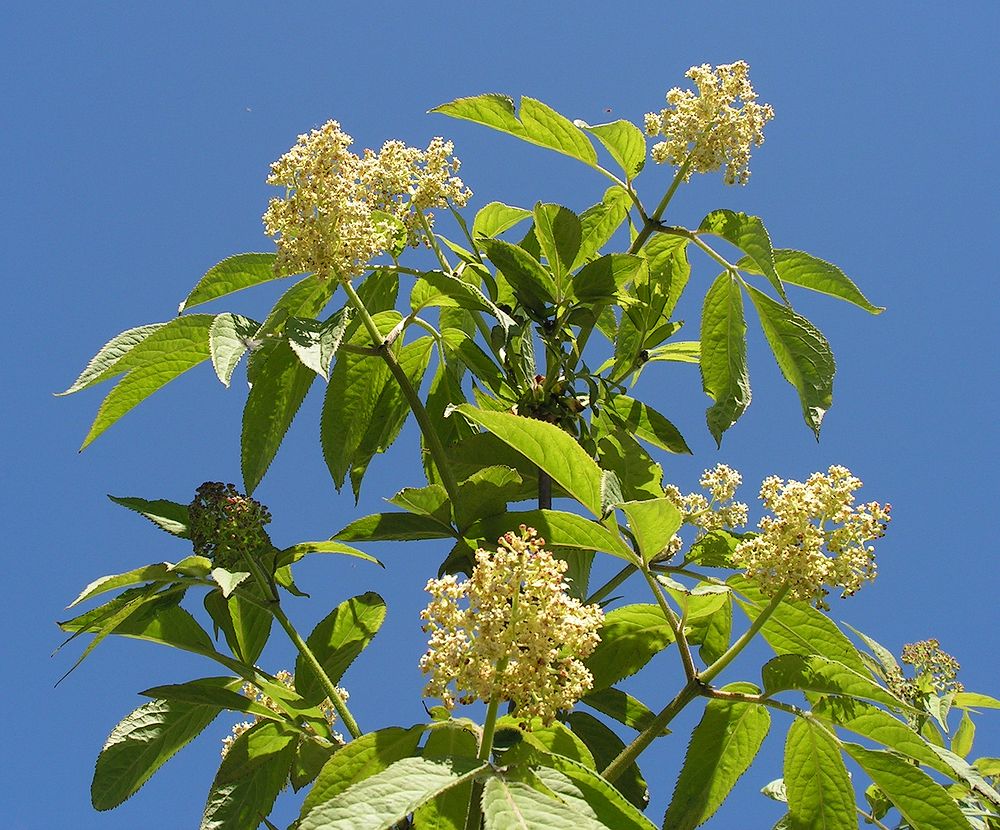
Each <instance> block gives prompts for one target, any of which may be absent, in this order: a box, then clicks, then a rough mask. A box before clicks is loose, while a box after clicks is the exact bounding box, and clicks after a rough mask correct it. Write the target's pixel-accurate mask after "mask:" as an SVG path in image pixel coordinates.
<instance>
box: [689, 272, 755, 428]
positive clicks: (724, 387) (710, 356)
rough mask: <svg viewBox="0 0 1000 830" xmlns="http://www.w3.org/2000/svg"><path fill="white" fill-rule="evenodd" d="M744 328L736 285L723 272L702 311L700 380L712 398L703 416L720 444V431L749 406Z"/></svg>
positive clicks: (748, 381)
mask: <svg viewBox="0 0 1000 830" xmlns="http://www.w3.org/2000/svg"><path fill="white" fill-rule="evenodd" d="M746 330H747V325H746V321H745V320H744V318H743V297H742V295H741V293H740V289H739V286H738V285H737V284H736V282H735V281H734V280H733V279H732V277H730V275H729V273H728V272H723V273H721V274H719V276H718V277H717V278H716V280H715V282H713V283H712V287H711V288H709V289H708V293H707V294H706V295H705V302H704V305H703V307H702V314H701V383H702V388H703V389H704V390H705V394H706V395H708V396H709V397H710V398H711V399H712V400H713V401H715V403H714V404H712V406H710V407H709V408H708V411H707V412H706V418H707V420H708V429H709V431H710V432H711V433H712V437H713V438H715V442H716V443H717V444H719V445H720V446H721V444H722V434H723V433H724V432H725V431H726V430H727V429H729V428H730V427H731V426H732V425H733V424H735V423H736V422H737V421H738V420H739V419H740V416H742V415H743V413H744V412H746V409H747V407H748V406H749V405H750V376H749V375H748V373H747V344H746Z"/></svg>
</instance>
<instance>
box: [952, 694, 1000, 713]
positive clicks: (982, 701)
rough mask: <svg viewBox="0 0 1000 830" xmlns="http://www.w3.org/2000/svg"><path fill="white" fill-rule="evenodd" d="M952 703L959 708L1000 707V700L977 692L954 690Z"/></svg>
mask: <svg viewBox="0 0 1000 830" xmlns="http://www.w3.org/2000/svg"><path fill="white" fill-rule="evenodd" d="M952 705H953V706H955V707H957V708H959V709H1000V700H997V699H996V698H995V697H990V696H989V695H983V694H980V693H979V692H956V693H955V697H954V698H953V699H952Z"/></svg>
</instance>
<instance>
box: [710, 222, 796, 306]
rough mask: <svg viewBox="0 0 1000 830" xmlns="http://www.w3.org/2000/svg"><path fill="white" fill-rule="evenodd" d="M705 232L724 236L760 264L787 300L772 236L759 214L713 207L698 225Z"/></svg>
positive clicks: (775, 287)
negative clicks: (775, 260) (775, 259)
mask: <svg viewBox="0 0 1000 830" xmlns="http://www.w3.org/2000/svg"><path fill="white" fill-rule="evenodd" d="M698 230H699V231H701V232H702V233H711V234H715V235H716V236H721V237H722V238H723V239H725V240H726V241H727V242H731V243H732V244H733V245H735V246H736V247H737V248H739V249H740V250H741V251H743V253H745V254H746V255H747V256H748V257H750V259H751V260H752V261H753V263H754V265H756V266H757V269H758V271H759V272H760V273H761V274H763V275H764V276H765V277H767V279H768V281H769V282H770V283H771V285H772V286H773V287H774V290H775V291H777V292H778V296H780V297H781V299H782V300H784V301H785V302H786V303H787V302H788V297H786V296H785V288H784V286H783V285H782V284H781V278H780V277H779V276H778V272H777V270H776V268H775V265H774V251H773V250H772V248H771V237H770V236H769V235H768V233H767V229H766V228H765V227H764V223H763V222H762V221H761V219H760V217H759V216H749V215H747V214H746V213H737V212H736V211H732V210H713V211H712V212H711V213H709V214H708V215H707V216H706V217H705V218H704V219H702V220H701V225H700V226H699V228H698Z"/></svg>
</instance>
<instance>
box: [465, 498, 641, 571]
mask: <svg viewBox="0 0 1000 830" xmlns="http://www.w3.org/2000/svg"><path fill="white" fill-rule="evenodd" d="M522 524H524V525H527V526H528V527H533V528H535V530H537V531H538V534H539V535H540V536H541V537H542V538H543V539H545V542H546V544H547V546H548V547H553V548H572V549H576V550H593V551H600V552H602V553H610V554H611V555H612V556H617V557H618V558H619V559H624V560H625V561H626V562H635V561H636V560H635V554H634V553H632V551H631V549H630V548H629V547H628V545H626V544H625V543H624V542H623V541H622V540H621V538H620V537H619V536H616V535H615V534H613V533H611V532H610V531H609V530H608V529H607V528H605V527H604V526H603V525H601V524H598V523H597V522H593V521H591V520H590V519H586V518H584V517H583V516H578V515H577V514H576V513H564V512H562V511H561V510H524V511H514V512H510V513H502V514H500V515H497V516H489V517H487V518H485V519H480V520H479V521H478V522H476V523H475V524H473V525H471V526H470V527H469V528H468V529H467V530H466V531H465V534H464V535H465V538H466V539H467V540H468V541H469V542H470V543H471V544H472V545H474V546H475V545H478V544H480V543H484V544H485V545H487V546H491V545H495V544H496V541H497V539H499V538H500V537H501V536H503V534H505V533H509V532H511V531H515V532H516V531H517V528H518V526H519V525H522Z"/></svg>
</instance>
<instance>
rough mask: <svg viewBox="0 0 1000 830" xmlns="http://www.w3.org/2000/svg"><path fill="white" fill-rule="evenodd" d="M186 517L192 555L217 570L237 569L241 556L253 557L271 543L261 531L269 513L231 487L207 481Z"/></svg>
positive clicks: (197, 493) (199, 489)
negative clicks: (196, 555)
mask: <svg viewBox="0 0 1000 830" xmlns="http://www.w3.org/2000/svg"><path fill="white" fill-rule="evenodd" d="M188 517H189V523H190V527H189V530H190V534H191V542H192V543H193V545H194V552H195V553H196V554H198V555H199V556H207V557H208V558H209V559H211V560H212V562H213V563H214V564H215V565H216V566H217V567H219V568H225V569H226V570H230V571H231V570H237V569H238V568H239V567H240V563H241V561H242V558H243V556H255V555H257V554H258V552H259V551H260V549H261V548H262V547H264V546H267V545H269V544H270V539H269V538H268V535H267V532H266V531H265V530H264V525H266V524H269V523H270V521H271V513H270V511H269V510H268V509H267V508H266V507H264V505H262V504H261V503H260V502H259V501H257V500H255V499H252V498H250V497H249V496H244V495H243V494H242V493H240V492H239V491H238V490H237V489H236V486H235V485H234V484H223V483H222V482H220V481H206V482H205V483H204V484H202V485H201V487H199V488H198V490H197V491H196V493H195V497H194V501H192V502H191V504H190V506H189V507H188Z"/></svg>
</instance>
